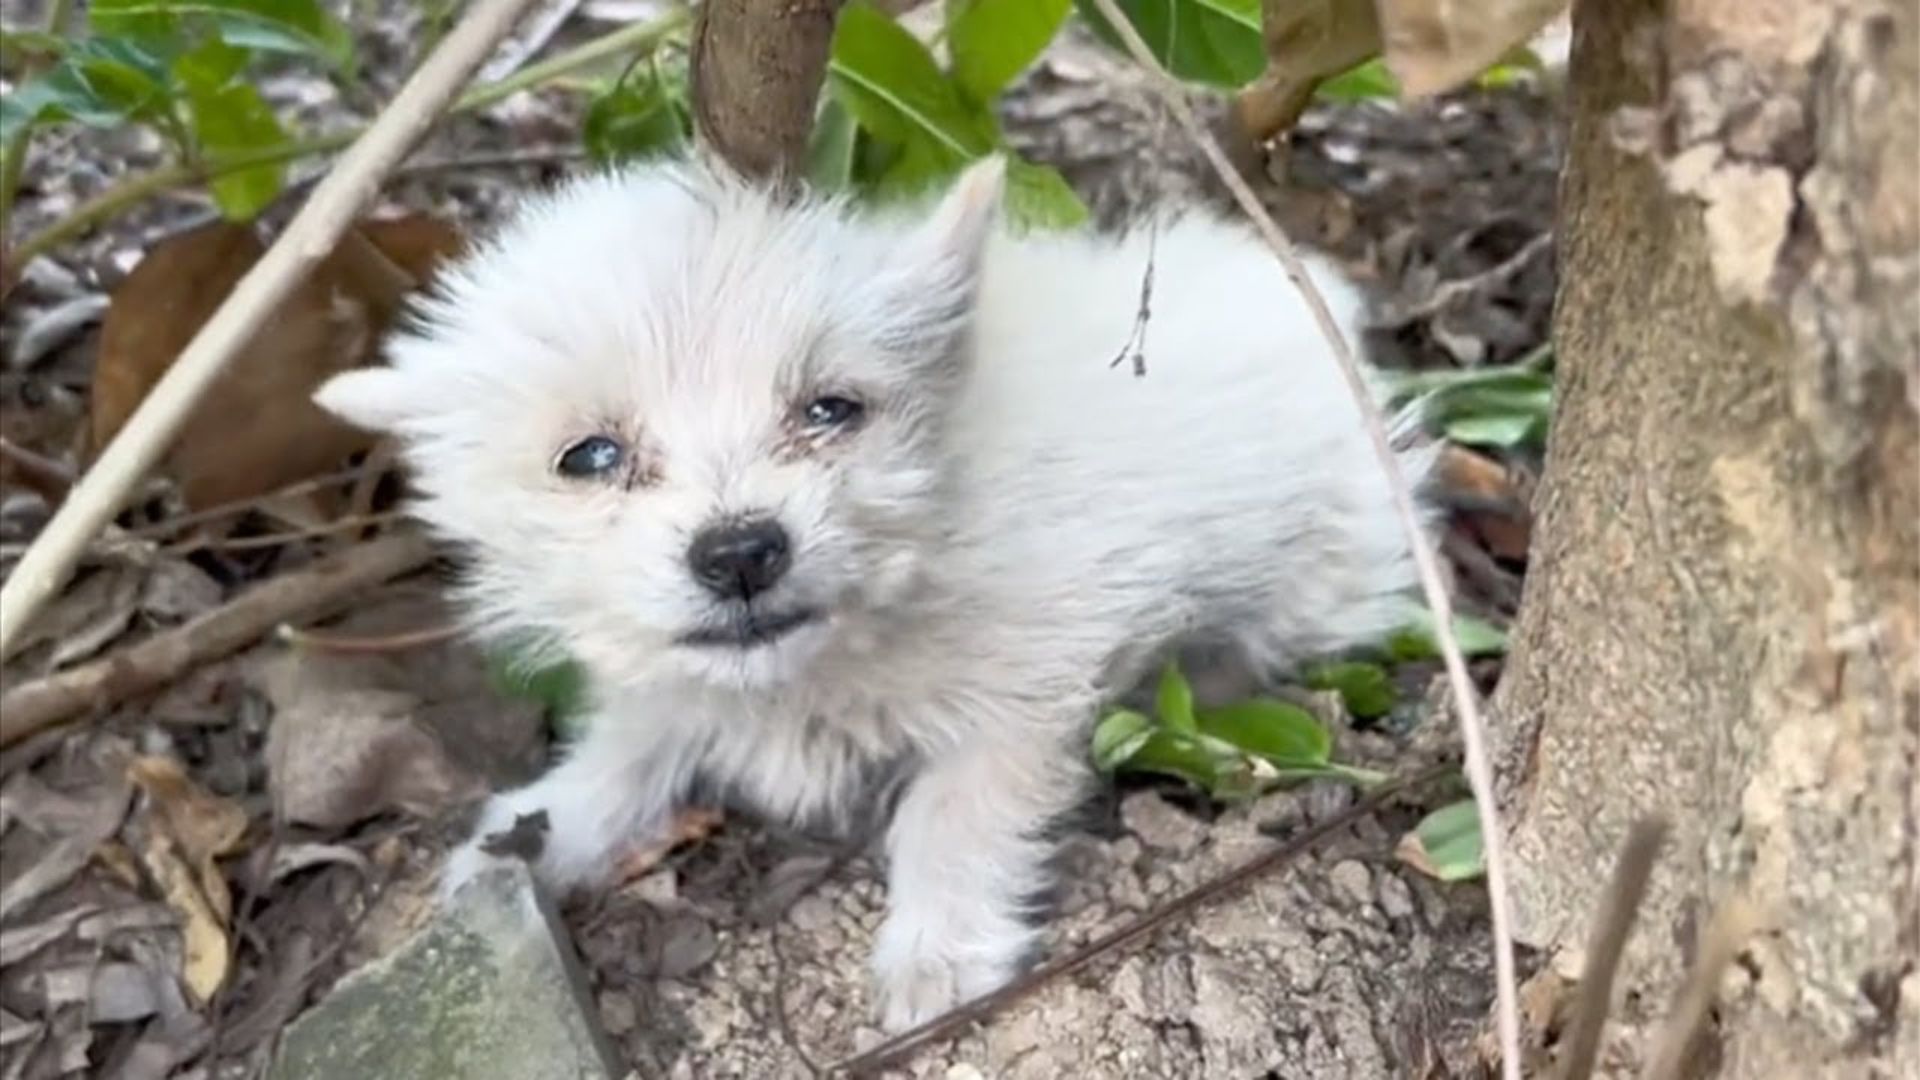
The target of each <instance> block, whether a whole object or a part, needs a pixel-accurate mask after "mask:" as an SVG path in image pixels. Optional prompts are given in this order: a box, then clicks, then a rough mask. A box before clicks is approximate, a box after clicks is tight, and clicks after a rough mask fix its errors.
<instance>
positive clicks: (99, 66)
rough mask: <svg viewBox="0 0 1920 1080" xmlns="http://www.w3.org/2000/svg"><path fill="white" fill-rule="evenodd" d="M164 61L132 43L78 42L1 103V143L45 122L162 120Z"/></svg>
mask: <svg viewBox="0 0 1920 1080" xmlns="http://www.w3.org/2000/svg"><path fill="white" fill-rule="evenodd" d="M169 83H170V79H169V76H168V73H167V67H166V63H165V61H163V60H161V59H160V58H159V57H158V56H155V55H154V54H153V53H152V52H149V51H148V50H146V49H144V48H142V47H141V46H140V45H138V44H136V43H134V42H129V41H116V40H109V39H101V38H94V39H90V40H87V41H81V42H76V43H74V45H73V46H72V47H71V48H70V49H68V50H67V55H66V56H65V57H64V58H62V59H61V61H60V63H58V64H56V65H54V66H53V67H52V68H51V69H49V70H48V71H46V72H45V73H44V74H42V75H41V76H40V77H38V78H36V79H33V80H32V81H30V82H28V83H27V84H26V85H24V86H22V87H21V88H20V89H19V90H17V91H15V92H14V93H12V94H8V95H7V96H6V98H5V99H4V101H0V139H11V138H12V137H13V136H14V134H15V133H16V132H18V131H20V130H22V129H23V128H24V127H27V126H30V125H33V124H36V123H40V122H43V121H61V120H72V121H76V122H78V123H82V124H86V125H88V126H90V127H99V128H110V127H118V126H120V125H122V124H125V123H128V122H129V121H136V120H148V119H152V118H154V117H156V116H159V115H161V114H162V113H163V112H164V111H165V110H166V107H167V105H168V103H169V100H170V99H169V95H168V86H169Z"/></svg>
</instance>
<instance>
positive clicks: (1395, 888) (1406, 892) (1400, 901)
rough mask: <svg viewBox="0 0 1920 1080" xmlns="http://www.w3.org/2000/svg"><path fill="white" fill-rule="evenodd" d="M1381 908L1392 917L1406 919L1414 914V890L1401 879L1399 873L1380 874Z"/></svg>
mask: <svg viewBox="0 0 1920 1080" xmlns="http://www.w3.org/2000/svg"><path fill="white" fill-rule="evenodd" d="M1379 890H1380V910H1382V911H1384V912H1386V913H1387V917H1388V918H1390V919H1405V918H1409V917H1410V916H1412V915H1413V890H1412V889H1409V888H1407V883H1406V882H1404V881H1402V880H1400V875H1398V874H1381V875H1380V885H1379Z"/></svg>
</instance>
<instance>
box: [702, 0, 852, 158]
mask: <svg viewBox="0 0 1920 1080" xmlns="http://www.w3.org/2000/svg"><path fill="white" fill-rule="evenodd" d="M840 4H841V0H781V2H778V3H775V2H771V0H707V2H706V3H703V4H701V5H700V14H699V16H698V18H697V19H696V21H695V23H694V31H693V48H692V55H691V56H690V57H689V64H690V69H689V71H688V78H689V80H690V81H691V82H692V88H693V117H694V125H695V127H696V129H697V130H698V132H699V135H700V138H701V139H702V141H704V142H705V143H706V144H707V145H708V146H710V147H711V148H712V149H713V150H714V151H715V152H717V153H718V154H719V155H720V157H721V158H722V159H723V160H725V161H726V162H727V164H729V165H731V166H733V167H734V168H735V169H736V170H738V171H739V172H740V173H741V175H743V176H748V177H753V178H756V179H786V180H793V179H796V178H798V177H799V176H800V175H801V174H802V172H803V171H804V168H805V165H806V157H807V139H808V136H809V135H810V134H811V133H812V131H813V116H814V112H815V110H816V109H817V108H818V107H819V101H820V84H821V82H822V80H824V79H825V78H826V75H827V60H828V57H829V54H830V53H831V52H832V50H833V24H834V17H835V16H836V15H837V14H838V13H839V11H840Z"/></svg>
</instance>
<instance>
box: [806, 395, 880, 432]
mask: <svg viewBox="0 0 1920 1080" xmlns="http://www.w3.org/2000/svg"><path fill="white" fill-rule="evenodd" d="M866 411H867V407H866V406H865V405H862V404H860V403H859V402H857V401H855V400H853V399H852V398H844V397H835V396H832V395H829V396H827V397H818V398H814V399H813V400H812V401H809V402H808V403H807V409H806V417H807V426H808V427H812V428H832V427H841V426H843V425H846V424H851V423H853V422H854V421H855V420H858V419H860V417H861V415H862V414H864V413H865V412H866Z"/></svg>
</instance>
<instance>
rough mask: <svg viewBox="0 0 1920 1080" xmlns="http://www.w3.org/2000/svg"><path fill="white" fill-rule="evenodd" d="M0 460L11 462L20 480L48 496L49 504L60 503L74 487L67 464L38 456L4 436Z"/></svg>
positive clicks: (0, 442) (42, 455) (0, 438)
mask: <svg viewBox="0 0 1920 1080" xmlns="http://www.w3.org/2000/svg"><path fill="white" fill-rule="evenodd" d="M0 458H5V459H7V460H8V461H9V462H11V463H12V464H13V467H14V469H15V471H16V472H18V473H19V476H20V479H21V480H23V481H25V482H26V484H27V486H28V487H31V488H33V489H34V490H35V491H38V492H39V493H40V494H42V495H44V496H46V498H47V501H48V502H58V501H60V500H61V499H63V498H65V497H66V494H67V490H68V489H69V488H71V487H73V470H72V469H70V468H68V467H67V465H66V463H65V462H61V461H55V460H54V459H52V458H50V457H47V456H46V455H44V454H36V453H34V452H33V451H32V450H29V449H27V448H26V447H24V446H20V445H19V444H17V443H15V442H14V441H13V440H12V439H9V438H7V437H6V436H4V435H0Z"/></svg>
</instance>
